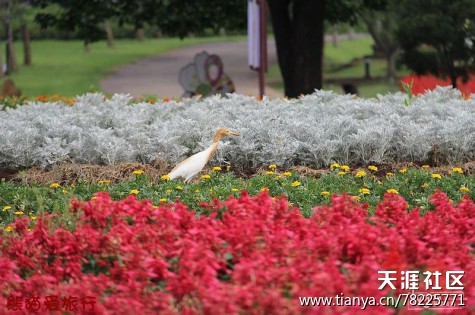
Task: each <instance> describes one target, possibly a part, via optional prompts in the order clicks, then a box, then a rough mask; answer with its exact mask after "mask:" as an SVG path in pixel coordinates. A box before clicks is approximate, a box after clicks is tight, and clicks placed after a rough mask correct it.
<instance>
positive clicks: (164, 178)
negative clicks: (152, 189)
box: [161, 175, 170, 180]
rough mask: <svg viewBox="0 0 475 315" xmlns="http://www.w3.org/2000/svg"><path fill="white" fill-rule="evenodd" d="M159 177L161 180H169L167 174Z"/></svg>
mask: <svg viewBox="0 0 475 315" xmlns="http://www.w3.org/2000/svg"><path fill="white" fill-rule="evenodd" d="M161 179H162V180H169V179H170V176H168V175H162V177H161Z"/></svg>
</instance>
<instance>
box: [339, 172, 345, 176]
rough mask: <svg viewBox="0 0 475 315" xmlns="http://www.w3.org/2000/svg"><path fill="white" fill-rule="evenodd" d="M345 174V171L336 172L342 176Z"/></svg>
mask: <svg viewBox="0 0 475 315" xmlns="http://www.w3.org/2000/svg"><path fill="white" fill-rule="evenodd" d="M345 174H346V172H338V175H340V176H343V175H345Z"/></svg>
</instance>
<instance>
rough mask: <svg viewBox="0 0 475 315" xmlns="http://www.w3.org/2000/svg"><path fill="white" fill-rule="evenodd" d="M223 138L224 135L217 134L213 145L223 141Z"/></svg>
mask: <svg viewBox="0 0 475 315" xmlns="http://www.w3.org/2000/svg"><path fill="white" fill-rule="evenodd" d="M222 137H223V135H222V134H220V133H217V134H215V135H214V138H213V143H218V142H219V140H221V138H222Z"/></svg>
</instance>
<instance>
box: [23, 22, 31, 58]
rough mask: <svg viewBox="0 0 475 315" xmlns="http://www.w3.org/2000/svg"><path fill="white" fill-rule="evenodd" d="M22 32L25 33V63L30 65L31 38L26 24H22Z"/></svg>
mask: <svg viewBox="0 0 475 315" xmlns="http://www.w3.org/2000/svg"><path fill="white" fill-rule="evenodd" d="M21 33H22V34H23V64H24V65H25V66H29V65H31V38H30V31H29V30H28V26H27V25H26V24H23V25H22V26H21Z"/></svg>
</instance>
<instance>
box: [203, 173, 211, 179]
mask: <svg viewBox="0 0 475 315" xmlns="http://www.w3.org/2000/svg"><path fill="white" fill-rule="evenodd" d="M210 178H211V176H209V175H208V174H205V175H201V179H210Z"/></svg>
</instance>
